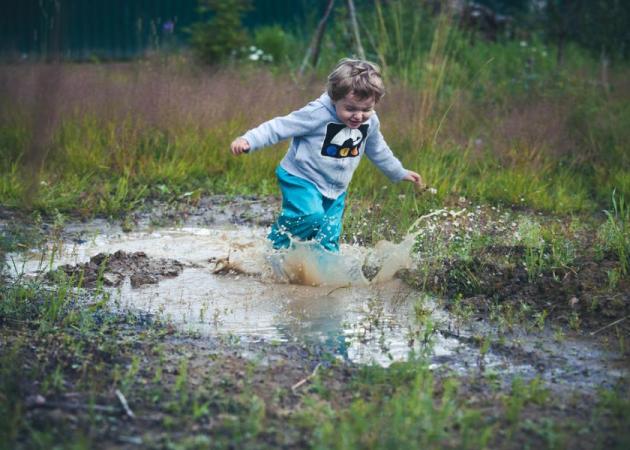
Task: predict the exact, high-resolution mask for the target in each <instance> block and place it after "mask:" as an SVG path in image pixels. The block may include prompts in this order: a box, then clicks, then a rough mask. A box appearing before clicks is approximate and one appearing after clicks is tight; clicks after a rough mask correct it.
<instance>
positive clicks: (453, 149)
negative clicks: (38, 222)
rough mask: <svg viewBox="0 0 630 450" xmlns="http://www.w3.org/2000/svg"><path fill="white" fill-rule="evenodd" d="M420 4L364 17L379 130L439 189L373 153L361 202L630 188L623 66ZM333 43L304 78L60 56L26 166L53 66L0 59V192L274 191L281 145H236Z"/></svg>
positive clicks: (86, 205)
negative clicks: (41, 136) (604, 70)
mask: <svg viewBox="0 0 630 450" xmlns="http://www.w3.org/2000/svg"><path fill="white" fill-rule="evenodd" d="M414 5H415V2H410V1H405V0H395V1H391V2H387V5H385V4H384V3H383V2H376V3H375V9H374V11H366V12H364V14H363V15H362V17H363V20H364V28H365V32H366V34H367V35H368V36H367V37H368V39H367V41H368V44H369V45H368V52H369V53H370V55H369V56H370V57H371V58H373V59H376V60H377V61H379V62H380V63H381V64H382V65H383V66H384V70H385V74H386V77H387V79H386V81H387V88H388V89H387V90H388V92H387V95H386V96H385V97H384V99H383V101H382V102H381V103H380V104H379V105H378V113H379V117H380V118H381V122H382V130H383V133H384V135H385V137H386V139H387V141H388V142H389V144H390V146H391V147H392V149H393V150H394V152H395V153H396V154H397V155H398V156H399V157H400V158H401V159H402V160H403V162H404V163H405V165H406V166H407V167H409V168H410V169H414V170H417V171H419V172H420V173H421V174H422V175H423V176H424V178H425V179H426V181H427V183H428V184H429V186H431V187H433V188H435V189H436V190H437V194H436V195H434V196H432V195H429V194H426V193H424V194H418V193H415V192H413V190H412V189H411V188H410V186H408V185H406V184H401V185H399V186H392V187H389V188H387V189H383V186H384V185H386V184H387V183H386V181H385V179H384V178H383V177H382V176H380V175H377V174H376V173H375V172H374V169H373V168H372V167H370V165H369V164H363V165H362V166H361V167H360V169H359V172H358V173H357V175H356V178H355V181H354V182H353V184H352V185H351V187H350V193H351V196H352V197H353V198H354V199H355V200H358V201H359V203H361V200H365V202H366V203H369V202H374V201H376V200H378V201H379V202H380V203H381V204H382V206H383V208H384V211H385V214H390V213H391V214H394V213H398V212H399V210H400V208H401V207H402V210H403V211H404V212H405V213H406V214H404V216H405V217H407V216H412V215H413V214H416V213H418V212H421V211H422V210H424V209H426V208H428V207H430V206H431V205H434V204H435V203H437V202H444V201H449V200H450V199H457V198H459V197H460V196H465V197H467V198H469V199H472V200H475V201H480V202H493V203H504V204H506V205H518V206H528V207H532V208H536V209H540V210H545V211H553V212H559V213H565V212H575V211H596V210H598V209H600V208H601V207H602V206H603V205H607V204H608V198H609V196H610V192H612V191H613V189H616V191H617V192H618V193H619V194H620V195H624V196H625V198H628V197H629V196H630V176H629V175H628V173H630V170H628V169H629V166H630V161H629V156H628V155H629V154H630V152H628V151H627V142H630V135H629V134H628V133H629V132H628V129H627V127H625V125H624V124H625V123H628V122H630V108H629V107H628V105H629V104H630V102H629V101H628V99H630V83H628V82H627V81H626V80H627V79H628V77H627V73H628V69H627V68H625V67H620V68H618V69H617V72H614V71H613V73H612V74H611V91H612V94H610V95H609V94H606V93H605V91H603V90H602V89H601V87H600V86H598V85H597V84H596V81H594V80H597V74H596V70H595V68H596V67H597V61H592V60H590V59H588V57H586V56H584V55H583V54H582V53H581V52H580V51H579V50H577V49H569V52H568V54H567V58H566V61H567V62H566V65H565V66H564V67H563V68H558V67H556V66H555V64H554V63H553V60H554V58H553V55H552V51H551V50H550V49H549V48H548V47H546V46H545V45H544V43H542V42H540V41H537V40H536V39H530V40H529V41H527V42H525V41H523V42H520V41H506V42H486V41H483V40H480V39H475V40H474V43H471V42H472V38H471V36H470V35H467V34H465V33H463V32H462V31H461V30H458V29H457V27H456V24H455V23H454V21H453V19H452V17H451V16H450V15H448V13H443V14H442V15H439V16H437V17H433V16H432V15H431V14H429V13H428V12H426V11H420V12H419V13H418V12H417V11H416V10H415V9H413V8H415V7H416V6H414ZM339 23H341V22H339ZM339 23H338V25H336V26H337V27H338V26H340V25H339ZM335 31H339V30H337V29H335V28H333V31H332V32H331V34H334V33H335ZM338 35H339V34H338ZM329 44H330V42H328V44H326V47H325V48H326V49H327V50H326V51H324V53H323V55H322V64H320V66H319V68H318V69H317V71H316V73H315V74H314V76H313V77H306V78H304V79H302V80H295V79H293V78H291V77H290V76H289V75H287V74H284V73H283V72H291V71H292V70H291V68H290V67H286V66H279V67H276V68H274V69H273V70H268V69H266V68H264V67H259V66H255V65H251V64H243V65H238V66H234V67H232V68H224V69H220V70H218V69H215V70H214V71H211V72H210V71H206V70H204V69H200V68H198V67H196V66H194V65H192V64H189V63H186V62H182V60H181V58H180V59H177V60H175V61H174V62H171V63H170V64H164V62H163V60H160V61H159V63H155V62H151V61H139V62H136V63H129V64H109V65H105V64H94V65H72V64H68V65H64V66H61V67H60V68H59V72H58V73H59V76H58V78H57V79H58V86H57V88H56V91H57V95H56V98H58V99H63V102H59V103H57V104H55V105H53V106H54V107H51V113H50V118H51V120H52V126H51V129H52V132H51V136H50V137H49V139H48V140H47V141H46V143H45V145H44V147H45V155H46V156H45V159H44V161H43V164H41V165H38V166H37V167H36V170H35V171H31V172H29V171H26V170H25V167H29V161H28V156H29V148H31V147H32V143H33V142H34V141H35V140H36V139H35V138H36V135H37V130H38V129H40V128H41V124H38V123H33V121H32V120H31V119H32V118H33V117H42V116H44V117H47V116H46V115H42V114H39V115H37V114H35V113H34V112H35V111H36V110H37V109H38V107H40V106H41V104H42V102H41V101H40V99H39V98H38V96H37V95H36V93H37V92H40V91H41V89H38V80H40V79H41V75H42V73H46V71H47V69H46V67H43V66H39V65H15V66H2V67H0V153H1V155H2V158H1V161H0V201H1V202H2V204H3V205H7V206H11V207H15V208H21V207H25V206H26V207H27V208H36V209H40V210H43V211H52V210H54V209H58V210H61V211H70V210H73V211H77V210H78V211H80V212H82V213H84V214H86V215H90V214H105V215H119V214H124V213H125V212H126V211H129V210H130V209H132V208H135V207H137V206H138V205H140V204H141V203H142V202H143V200H144V199H146V198H148V197H152V196H164V195H171V196H179V195H181V194H182V193H185V192H190V191H197V192H200V193H201V192H215V193H228V194H245V193H247V194H250V193H255V194H272V193H273V194H276V193H278V191H277V189H276V188H275V180H274V176H273V168H274V166H275V165H276V164H277V163H278V161H279V159H280V158H281V156H282V154H283V151H284V149H285V148H286V144H279V145H278V146H276V147H275V148H274V149H270V150H266V151H264V152H260V153H255V154H252V155H248V156H246V157H242V158H234V157H232V156H231V155H230V154H229V152H228V146H229V143H230V141H231V140H232V139H233V138H234V137H236V136H238V135H240V134H242V133H243V132H244V131H245V130H247V129H248V128H250V127H253V126H255V125H256V124H258V123H260V122H262V121H264V120H266V119H269V118H271V117H274V116H276V115H280V114H285V113H288V112H290V111H291V110H294V109H296V108H298V107H300V106H302V105H303V104H305V103H306V102H308V101H309V100H311V99H313V98H315V97H317V96H318V95H319V93H320V92H321V91H322V90H323V85H324V74H325V73H327V72H328V70H330V67H331V66H332V64H333V63H334V62H336V60H337V59H338V58H339V57H341V56H347V54H348V53H347V49H345V48H344V47H343V45H338V46H336V47H333V46H330V45H329ZM286 60H292V58H287V59H286ZM53 119H54V120H53ZM42 120H43V119H42ZM28 193H32V194H33V195H31V196H30V197H28V198H27V194H28ZM26 200H30V202H29V203H26ZM405 221H407V222H408V223H410V222H412V221H413V220H412V218H411V217H410V218H409V220H407V219H405V220H403V222H402V223H403V224H404V223H407V222H405Z"/></svg>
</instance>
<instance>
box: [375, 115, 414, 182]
mask: <svg viewBox="0 0 630 450" xmlns="http://www.w3.org/2000/svg"><path fill="white" fill-rule="evenodd" d="M375 119H376V120H375V121H374V123H375V127H374V130H373V131H372V132H371V133H370V135H369V136H368V138H367V142H366V143H365V154H366V155H367V157H368V158H369V159H370V161H372V163H374V165H375V166H376V167H378V168H379V170H380V171H381V172H383V173H384V174H385V176H387V178H389V179H390V180H391V181H393V182H398V181H401V180H403V179H406V178H407V175H408V172H409V171H407V170H406V169H405V168H404V167H403V165H402V163H401V162H400V161H399V159H398V158H396V156H394V153H393V152H392V151H391V149H390V148H389V146H388V145H387V142H385V139H384V138H383V135H382V134H381V130H380V123H379V121H378V118H375Z"/></svg>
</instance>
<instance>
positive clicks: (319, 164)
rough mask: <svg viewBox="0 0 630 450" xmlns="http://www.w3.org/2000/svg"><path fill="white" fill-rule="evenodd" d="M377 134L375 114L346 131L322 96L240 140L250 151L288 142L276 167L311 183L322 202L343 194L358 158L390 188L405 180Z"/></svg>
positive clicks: (390, 152)
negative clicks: (367, 162) (370, 165)
mask: <svg viewBox="0 0 630 450" xmlns="http://www.w3.org/2000/svg"><path fill="white" fill-rule="evenodd" d="M379 128H380V124H379V120H378V117H377V116H376V114H372V116H370V118H369V119H368V120H367V121H366V122H364V123H363V124H361V126H359V128H358V129H351V128H348V127H346V126H345V125H344V124H343V123H342V122H341V121H340V120H339V118H338V117H337V113H336V111H335V106H334V104H333V102H332V100H331V99H330V97H329V96H328V94H326V93H324V94H323V95H322V96H321V97H319V98H318V99H317V100H314V101H312V102H310V103H309V104H308V105H306V106H305V107H303V108H302V109H299V110H297V111H294V112H292V113H291V114H289V115H287V116H283V117H276V118H275V119H271V120H269V121H267V122H264V123H262V124H261V125H259V126H258V127H256V128H253V129H251V130H249V131H248V132H247V133H245V134H244V135H243V138H245V139H246V140H247V142H249V145H250V147H251V149H250V151H255V150H259V149H261V148H263V147H267V146H269V145H273V144H276V143H277V142H280V141H282V140H284V139H288V138H293V140H292V141H291V145H290V146H289V150H288V151H287V154H286V155H285V157H284V158H283V159H282V161H281V162H280V165H281V166H282V167H283V168H284V169H285V170H286V171H287V172H289V173H290V174H292V175H295V176H297V177H300V178H304V179H306V180H309V181H311V182H312V183H314V184H315V186H317V189H318V190H319V191H320V192H321V193H322V195H324V196H325V197H328V198H332V199H335V198H337V197H339V196H340V195H341V194H343V193H344V192H345V191H346V189H347V188H348V184H349V183H350V180H351V179H352V174H353V173H354V171H355V170H356V168H357V166H358V165H359V161H360V160H361V157H362V156H363V153H365V154H366V155H367V157H368V158H369V159H370V161H372V162H373V163H374V164H375V165H376V167H378V168H379V169H380V170H381V171H382V172H383V173H384V174H385V175H386V176H387V177H388V178H389V179H390V180H392V181H394V182H397V181H400V180H402V179H403V178H404V177H405V175H406V174H407V171H406V170H405V169H404V167H403V165H402V164H401V162H400V161H399V160H398V159H397V158H396V157H395V156H394V154H393V153H392V151H391V150H390V148H389V147H388V146H387V143H386V142H385V139H383V135H382V134H381V132H380V131H379Z"/></svg>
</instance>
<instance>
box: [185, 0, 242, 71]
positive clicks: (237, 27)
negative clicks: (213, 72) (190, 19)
mask: <svg viewBox="0 0 630 450" xmlns="http://www.w3.org/2000/svg"><path fill="white" fill-rule="evenodd" d="M250 9H251V0H199V12H200V14H202V15H205V14H208V13H209V14H210V18H209V19H208V20H206V21H205V22H197V23H195V24H193V25H192V26H191V28H190V33H191V39H190V43H191V46H192V48H193V50H194V51H195V53H196V54H197V57H198V58H199V59H200V60H201V61H203V62H205V63H208V64H217V63H220V62H222V61H225V60H226V59H228V58H229V57H230V56H232V55H234V54H235V53H236V52H238V51H239V49H240V48H242V47H244V46H245V45H246V44H247V42H248V37H247V33H246V31H245V28H244V27H243V24H242V22H241V19H242V17H243V15H244V14H245V13H246V12H247V11H249V10H250Z"/></svg>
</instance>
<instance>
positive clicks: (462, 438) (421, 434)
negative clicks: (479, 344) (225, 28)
mask: <svg viewBox="0 0 630 450" xmlns="http://www.w3.org/2000/svg"><path fill="white" fill-rule="evenodd" d="M395 373H396V371H395V370H394V371H392V375H393V376H395ZM385 376H386V377H387V375H385ZM406 376H408V377H411V378H410V380H409V382H408V383H406V384H405V385H403V386H402V387H401V388H400V389H397V390H395V392H393V393H392V394H391V395H387V396H384V397H380V398H378V400H377V399H373V400H372V401H370V402H366V401H364V400H362V399H360V400H356V401H354V402H353V403H352V404H351V405H350V407H349V408H348V409H347V410H346V411H344V412H343V413H342V414H341V415H338V416H337V417H336V418H335V419H333V420H330V421H326V422H324V423H322V424H320V425H319V427H318V429H317V430H316V432H315V436H316V443H315V448H321V449H323V448H329V449H355V448H356V449H359V448H362V449H375V448H444V447H451V446H455V447H457V448H484V447H485V446H486V445H487V443H488V441H489V439H490V435H491V430H492V427H491V426H488V425H484V424H483V420H482V417H481V416H480V415H479V414H478V413H477V412H474V411H467V410H466V409H465V408H462V405H460V404H459V401H458V399H457V389H458V387H457V383H456V382H455V381H454V380H452V379H451V380H446V381H445V382H444V383H443V384H442V385H441V386H440V388H439V390H438V389H437V387H436V384H435V379H434V377H433V375H432V374H431V372H430V371H429V369H428V368H427V367H426V366H423V365H420V366H419V367H414V368H412V369H411V371H410V372H409V373H408V374H407V375H406ZM392 381H393V380H392ZM393 384H394V385H399V383H398V382H396V383H393ZM455 429H457V430H458V431H457V436H454V434H453V433H452V432H453V430H455ZM454 442H456V444H454Z"/></svg>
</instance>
